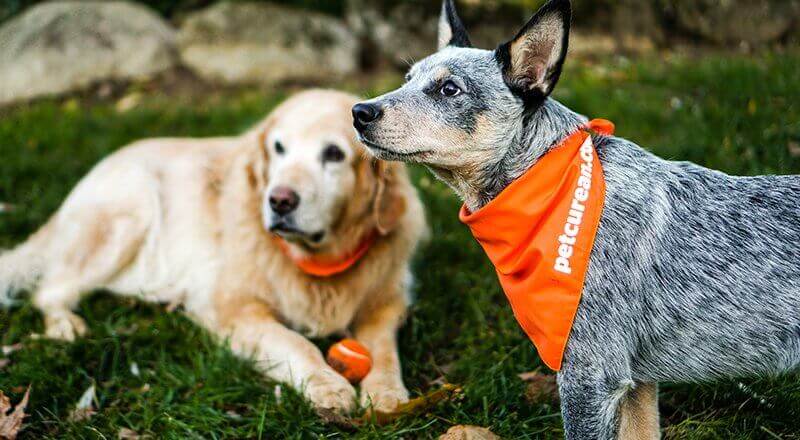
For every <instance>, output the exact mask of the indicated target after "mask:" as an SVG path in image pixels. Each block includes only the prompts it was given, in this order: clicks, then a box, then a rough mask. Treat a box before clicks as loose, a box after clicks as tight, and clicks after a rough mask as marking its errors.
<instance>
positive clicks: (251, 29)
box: [178, 2, 359, 83]
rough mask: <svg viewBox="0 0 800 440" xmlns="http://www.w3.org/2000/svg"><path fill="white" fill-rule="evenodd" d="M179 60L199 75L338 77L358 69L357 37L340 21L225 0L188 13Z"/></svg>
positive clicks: (256, 79) (244, 79) (257, 79)
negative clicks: (226, 0) (225, 0)
mask: <svg viewBox="0 0 800 440" xmlns="http://www.w3.org/2000/svg"><path fill="white" fill-rule="evenodd" d="M178 45H179V47H180V54H181V59H182V60H183V62H184V64H186V65H187V66H188V67H189V68H191V69H192V70H194V71H195V73H197V74H198V75H200V76H201V77H203V78H206V79H209V80H214V81H222V82H226V83H274V82H279V81H284V80H318V79H326V78H328V77H331V76H342V75H345V74H348V73H352V72H354V71H356V70H357V69H358V66H359V60H358V48H359V43H358V39H357V38H356V37H355V36H354V35H353V34H352V33H351V32H350V31H349V30H348V29H347V27H346V26H345V25H344V23H342V22H341V21H339V20H337V19H335V18H333V17H330V16H327V15H323V14H319V13H314V12H308V11H302V10H298V9H294V8H289V7H284V6H279V5H275V4H270V3H256V2H235V3H234V2H223V3H218V4H216V5H213V6H210V7H208V8H206V9H204V10H202V11H199V12H196V13H194V14H191V15H189V16H188V17H187V18H186V20H185V21H184V23H183V26H181V29H180V32H179V35H178Z"/></svg>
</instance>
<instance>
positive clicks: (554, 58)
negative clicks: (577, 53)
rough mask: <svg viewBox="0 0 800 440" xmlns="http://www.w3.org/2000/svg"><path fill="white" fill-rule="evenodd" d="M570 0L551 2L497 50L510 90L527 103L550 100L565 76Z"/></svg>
mask: <svg viewBox="0 0 800 440" xmlns="http://www.w3.org/2000/svg"><path fill="white" fill-rule="evenodd" d="M571 17H572V8H571V6H570V2H569V0H550V1H549V2H547V3H546V4H545V5H544V6H542V8H541V9H539V11H538V12H537V13H536V14H535V15H534V16H533V18H531V19H530V21H528V24H526V25H525V27H523V28H522V30H520V31H519V33H518V34H517V35H516V36H515V37H514V38H513V39H511V41H508V42H506V43H504V44H501V45H500V46H499V47H498V48H497V50H496V51H495V58H496V59H497V62H498V63H499V64H500V68H501V69H502V71H503V77H504V79H505V81H506V84H507V85H508V87H509V88H510V89H511V90H512V91H513V92H514V93H516V94H518V95H520V96H521V97H522V98H523V100H525V101H526V102H531V101H537V100H541V99H544V98H546V97H547V96H549V95H550V93H552V91H553V89H554V88H555V86H556V83H557V82H558V78H559V77H560V76H561V68H562V67H563V65H564V58H566V56H567V48H568V46H569V28H570V21H571Z"/></svg>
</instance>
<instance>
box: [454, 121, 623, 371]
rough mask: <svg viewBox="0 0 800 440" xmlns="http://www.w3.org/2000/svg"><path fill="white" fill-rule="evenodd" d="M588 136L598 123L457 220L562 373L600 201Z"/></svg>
mask: <svg viewBox="0 0 800 440" xmlns="http://www.w3.org/2000/svg"><path fill="white" fill-rule="evenodd" d="M589 131H595V132H598V133H601V134H606V135H611V134H613V132H614V124H612V123H611V122H609V121H606V120H602V119H596V120H593V121H591V122H590V123H589V124H588V126H587V127H586V128H584V129H581V130H579V131H577V132H575V133H573V134H572V135H570V136H569V137H568V138H566V139H565V140H564V141H562V143H561V144H560V145H558V146H557V147H556V148H554V149H553V150H552V151H550V152H549V153H547V154H545V155H544V157H542V158H541V159H540V160H539V162H537V163H536V164H535V165H534V166H533V167H532V168H531V169H530V170H528V171H527V172H526V173H525V174H524V175H522V176H521V177H520V178H519V179H517V180H515V181H514V182H512V183H511V184H510V185H509V186H508V187H507V188H506V189H505V190H503V192H501V193H500V195H498V196H497V198H495V199H494V200H492V201H491V202H489V203H488V204H487V205H486V206H484V207H483V208H481V209H480V210H478V211H477V212H474V213H470V212H469V210H468V209H467V208H466V207H462V208H461V213H460V215H459V218H460V219H461V221H462V222H464V223H465V224H466V225H467V226H469V228H470V229H471V230H472V234H473V235H474V236H475V238H476V239H477V240H478V242H479V243H480V245H481V246H482V247H483V249H484V251H486V254H487V256H488V257H489V259H490V260H491V261H492V263H493V264H494V266H495V269H496V270H497V276H498V277H499V278H500V285H501V286H502V287H503V290H504V291H505V293H506V296H507V297H508V300H509V301H510V302H511V308H512V309H513V311H514V316H515V317H516V318H517V321H518V322H519V324H520V325H521V326H522V328H523V330H525V333H527V334H528V337H529V338H530V339H531V341H533V344H534V345H535V346H536V349H537V350H538V351H539V355H540V356H541V358H542V360H543V361H544V363H545V364H546V365H547V366H548V367H550V368H552V369H553V370H559V369H560V368H561V362H562V360H563V357H564V349H565V347H566V345H567V339H569V333H570V330H571V329H572V322H573V320H574V318H575V313H576V311H577V309H578V304H579V303H580V299H581V292H582V291H583V282H584V277H585V276H586V270H587V269H588V267H589V257H590V255H591V253H592V245H593V244H594V238H595V234H596V233H597V227H598V225H599V223H600V216H601V214H602V212H603V203H604V201H605V180H604V178H603V169H602V165H601V164H600V160H599V158H598V157H597V153H596V152H595V149H594V145H593V144H592V137H591V135H590V133H589Z"/></svg>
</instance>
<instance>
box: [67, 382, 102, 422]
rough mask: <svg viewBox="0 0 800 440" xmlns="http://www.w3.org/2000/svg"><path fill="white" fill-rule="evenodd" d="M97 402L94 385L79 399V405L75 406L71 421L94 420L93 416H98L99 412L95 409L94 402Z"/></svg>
mask: <svg viewBox="0 0 800 440" xmlns="http://www.w3.org/2000/svg"><path fill="white" fill-rule="evenodd" d="M96 400H97V395H96V393H95V388H94V384H92V385H91V386H89V388H87V389H86V391H84V392H83V395H81V398H80V399H78V403H77V404H75V409H74V410H72V412H71V413H69V421H70V422H80V421H83V420H89V419H90V418H92V416H93V415H95V414H97V411H95V409H94V402H95V401H96Z"/></svg>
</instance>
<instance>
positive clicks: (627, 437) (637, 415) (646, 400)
mask: <svg viewBox="0 0 800 440" xmlns="http://www.w3.org/2000/svg"><path fill="white" fill-rule="evenodd" d="M617 438H618V439H620V440H652V439H658V438H661V431H660V430H659V420H658V385H657V384H655V383H643V384H637V385H636V387H635V388H634V389H632V390H631V391H629V392H628V394H627V395H626V396H625V397H624V398H623V399H622V401H621V402H620V406H619V435H618V437H617Z"/></svg>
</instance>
